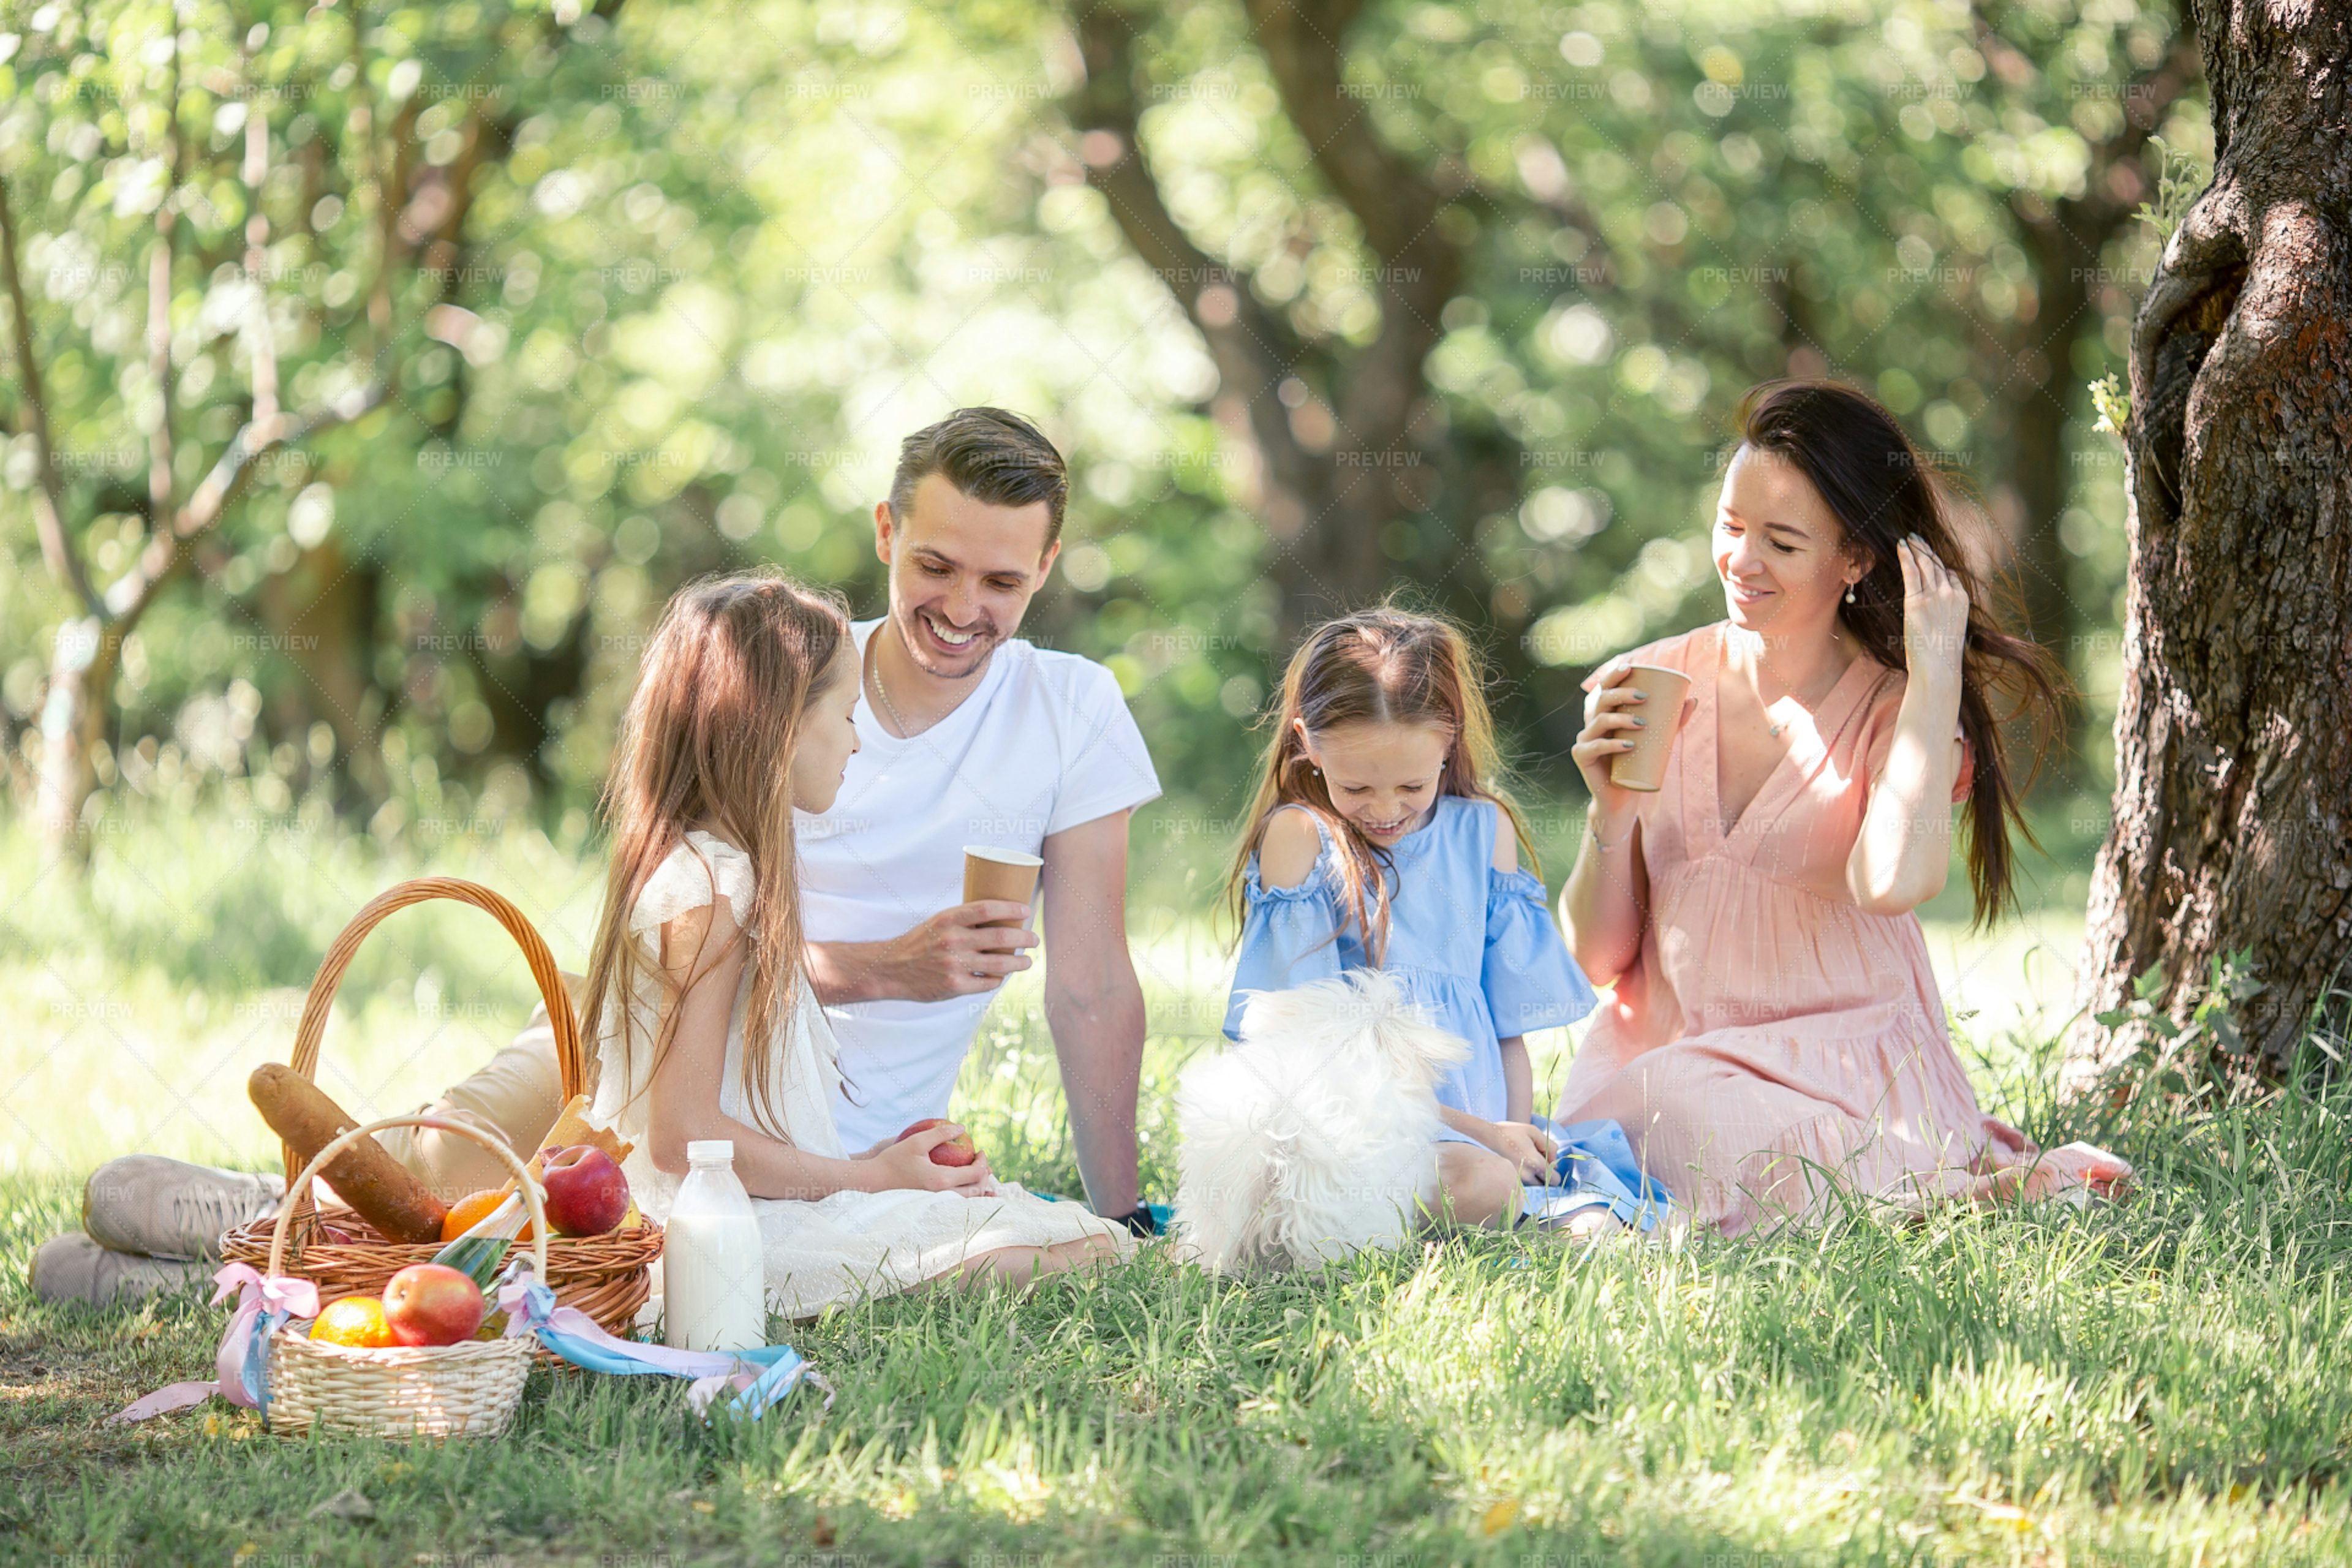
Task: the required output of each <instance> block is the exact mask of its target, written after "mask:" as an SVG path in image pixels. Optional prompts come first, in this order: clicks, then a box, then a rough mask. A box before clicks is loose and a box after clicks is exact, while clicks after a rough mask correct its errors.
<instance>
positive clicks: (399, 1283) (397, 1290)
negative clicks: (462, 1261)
mask: <svg viewBox="0 0 2352 1568" xmlns="http://www.w3.org/2000/svg"><path fill="white" fill-rule="evenodd" d="M484 1306H485V1303H484V1302H483V1300H482V1292H481V1291H480V1289H478V1288H477V1287H476V1286H475V1284H474V1282H473V1281H472V1280H471V1279H467V1278H466V1277H465V1276H464V1275H463V1274H461V1273H459V1272H458V1271H457V1269H455V1268H450V1267H449V1266H448V1265H447V1264H446V1263H412V1264H410V1265H409V1266H408V1267H407V1268H404V1269H402V1270H401V1271H400V1272H399V1273H397V1274H395V1275H394V1276H393V1277H392V1279H390V1280H389V1281H387V1282H386V1283H385V1285H384V1288H383V1321H385V1322H387V1323H389V1324H391V1325H392V1337H393V1338H394V1339H395V1340H398V1341H399V1342H401V1343H402V1344H404V1345H454V1344H456V1343H457V1342H458V1341H460V1340H470V1339H472V1338H473V1337H474V1331H475V1330H476V1329H478V1328H480V1327H481V1326H482V1312H483V1310H484Z"/></svg>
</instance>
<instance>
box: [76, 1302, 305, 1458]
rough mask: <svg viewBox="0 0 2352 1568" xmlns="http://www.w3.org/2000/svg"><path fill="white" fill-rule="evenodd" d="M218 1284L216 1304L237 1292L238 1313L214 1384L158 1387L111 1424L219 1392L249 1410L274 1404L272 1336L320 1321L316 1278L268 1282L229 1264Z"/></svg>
mask: <svg viewBox="0 0 2352 1568" xmlns="http://www.w3.org/2000/svg"><path fill="white" fill-rule="evenodd" d="M213 1283H214V1284H215V1285H217V1286H219V1287H220V1289H217V1290H215V1292H213V1301H212V1304H213V1305H214V1306H215V1307H217V1306H219V1305H220V1304H221V1303H222V1302H223V1301H226V1300H228V1299H229V1297H230V1295H231V1294H232V1293H234V1294H235V1295H236V1298H237V1302H236V1315H235V1316H233V1317H232V1318H230V1319H229V1321H228V1329H227V1331H226V1332H224V1333H223V1334H222V1335H221V1342H220V1351H219V1353H218V1354H217V1355H216V1356H215V1357H214V1360H213V1370H214V1372H215V1374H216V1375H215V1378H214V1380H213V1381H212V1382H210V1383H175V1384H172V1385H171V1386H170V1387H168V1388H159V1389H157V1390H156V1391H155V1392H154V1393H152V1394H149V1395H147V1396H146V1397H145V1398H144V1399H141V1400H137V1401H134V1402H133V1403H131V1404H130V1405H125V1406H123V1408H121V1410H118V1411H116V1412H115V1413H114V1414H113V1415H110V1416H108V1417H107V1420H108V1421H109V1422H115V1421H144V1420H146V1419H147V1418H148V1417H149V1416H150V1415H166V1414H168V1413H169V1412H171V1411H174V1410H185V1409H186V1408H188V1406H190V1405H202V1404H203V1403H204V1402H205V1400H207V1399H210V1398H211V1397H212V1396H213V1395H214V1394H219V1395H220V1396H221V1397H222V1398H223V1399H226V1400H227V1401H228V1402H229V1403H230V1404H231V1405H243V1406H244V1407H245V1408H247V1410H259V1409H261V1408H262V1407H263V1406H265V1405H268V1403H269V1348H268V1338H269V1335H270V1333H271V1332H272V1331H275V1330H276V1329H277V1327H278V1324H280V1323H282V1322H284V1321H287V1320H288V1319H289V1318H315V1317H317V1316H318V1315H319V1287H318V1285H317V1284H316V1283H314V1282H313V1281H311V1280H309V1279H293V1278H290V1277H289V1276H285V1275H272V1276H270V1277H269V1278H268V1279H264V1278H262V1276H261V1275H260V1274H259V1273H258V1272H257V1271H256V1270H255V1268H254V1267H253V1266H252V1265H251V1264H249V1263H231V1264H226V1265H225V1266H224V1267H223V1268H221V1271H220V1272H219V1273H217V1274H215V1275H214V1276H213Z"/></svg>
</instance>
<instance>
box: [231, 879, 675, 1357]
mask: <svg viewBox="0 0 2352 1568" xmlns="http://www.w3.org/2000/svg"><path fill="white" fill-rule="evenodd" d="M433 899H452V900H457V902H459V903H466V904H471V905H473V906H474V907H475V908H476V909H478V910H485V911H487V912H488V914H490V915H491V916H492V917H494V918H495V919H496V920H497V921H498V922H499V924H500V925H502V926H504V927H505V928H506V930H507V934H508V935H509V936H511V937H512V938H514V940H515V944H516V945H517V946H519V947H520V948H521V949H522V952H523V958H524V959H525V961H526V962H528V963H530V975H531V978H532V979H533V980H534V981H536V982H538V984H539V994H540V995H541V998H542V999H543V1000H544V1001H545V1002H546V1003H547V1016H548V1020H549V1022H550V1023H551V1024H552V1025H553V1026H554V1029H555V1061H556V1068H557V1070H558V1071H559V1073H560V1074H561V1075H562V1083H563V1098H564V1100H566V1101H567V1102H569V1101H570V1100H572V1097H573V1096H575V1095H577V1094H580V1093H582V1092H583V1090H584V1089H585V1088H586V1083H585V1079H586V1077H587V1068H586V1062H585V1058H584V1056H583V1052H582V1049H581V1044H580V1022H579V1019H578V1017H577V1016H575V1015H574V1014H573V1012H572V994H571V992H570V991H569V990H567V989H566V988H565V987H564V984H563V976H562V972H561V971H559V970H558V969H557V968H556V966H555V956H554V954H552V953H551V952H549V951H548V949H547V943H546V942H545V941H544V940H542V939H541V936H540V934H539V931H537V929H536V928H534V927H533V926H532V925H531V923H530V921H528V920H527V919H525V918H524V917H523V913H522V911H521V910H518V909H516V908H515V907H514V905H513V904H511V903H509V901H508V900H506V899H504V898H502V897H500V896H499V894H497V893H495V892H492V891H491V890H490V889H488V888H485V887H483V886H482V885H481V884H479V883H478V882H465V881H459V880H457V879H455V878H450V877H424V878H419V879H416V880H415V881H409V882H403V883H401V884H399V885H398V886H397V887H394V888H391V889H386V890H385V891H384V892H383V893H382V894H380V895H378V896H377V897H376V898H375V899H373V900H371V901H370V902H369V904H368V906H367V907H366V908H365V909H363V910H360V912H359V913H358V914H356V915H354V916H352V922H351V924H349V925H347V926H345V927H344V928H343V930H342V934H341V935H340V936H338V937H336V938H335V942H334V945H333V946H331V947H330V948H329V949H328V950H327V956H326V958H325V960H324V961H323V962H321V963H320V965H319V973H318V977H317V978H316V979H314V980H312V981H311V982H310V997H309V999H308V1000H307V1001H306V1002H305V1003H304V1004H303V1007H302V1022H301V1024H300V1026H299V1027H298V1028H297V1029H296V1031H295V1035H294V1055H293V1058H292V1059H291V1061H290V1062H289V1066H291V1067H292V1068H293V1069H294V1070H295V1071H296V1072H298V1073H300V1074H301V1075H302V1076H303V1077H304V1078H307V1079H310V1080H311V1081H313V1082H316V1081H317V1080H318V1076H319V1047H320V1041H321V1040H323V1039H324V1038H325V1037H326V1033H327V1016H328V1014H329V1012H330V1011H331V1008H332V1007H333V1005H334V1000H335V988H336V986H338V985H339V984H341V983H342V978H343V973H344V971H345V970H347V969H349V968H350V967H351V963H352V959H353V958H354V957H355V956H357V954H358V952H359V949H360V943H361V942H362V941H363V940H364V939H365V938H366V936H367V934H368V932H370V931H373V929H374V928H375V927H376V926H377V925H378V924H379V923H381V922H382V921H383V919H384V918H385V917H386V916H388V915H390V914H393V913H394V912H395V911H396V910H404V909H406V908H408V907H409V906H410V905H411V904H421V903H424V902H425V901H427V900H433ZM393 1124H394V1125H399V1123H398V1122H397V1121H395V1122H394V1123H393ZM379 1125H381V1124H379ZM436 1125H441V1124H440V1123H436ZM283 1156H284V1159H285V1162H286V1178H287V1188H286V1201H285V1202H284V1203H283V1204H281V1205H279V1208H278V1216H277V1217H275V1218H270V1219H258V1220H255V1221H253V1222H251V1223H250V1224H247V1225H242V1226H237V1227H236V1229H234V1230H232V1231H230V1232H229V1233H228V1234H227V1235H226V1237H223V1238H222V1256H223V1257H225V1258H226V1259H227V1260H228V1261H230V1262H232V1263H247V1264H251V1265H253V1266H254V1267H255V1268H259V1267H260V1266H261V1265H262V1263H263V1262H265V1261H266V1260H268V1258H271V1257H272V1256H274V1249H275V1247H276V1246H277V1241H278V1231H279V1230H280V1229H281V1228H284V1229H288V1230H290V1231H291V1232H292V1233H293V1237H294V1245H295V1249H296V1251H297V1252H298V1254H299V1257H300V1258H301V1275H302V1278H304V1279H309V1280H310V1281H311V1282H312V1283H314V1284H316V1285H317V1286H318V1288H319V1304H320V1306H321V1307H324V1306H326V1305H328V1304H329V1303H330V1302H333V1301H338V1300H341V1299H342V1298H343V1297H345V1296H373V1295H377V1294H380V1293H381V1292H382V1291H383V1284H384V1281H385V1280H387V1279H391V1278H392V1277H393V1276H394V1274H396V1273H398V1272H399V1271H400V1270H401V1269H403V1268H407V1267H408V1266H409V1265H410V1264H412V1263H429V1262H431V1261H432V1260H433V1255H434V1254H435V1253H436V1252H438V1251H440V1250H441V1244H440V1243H439V1242H425V1243H409V1242H401V1241H394V1240H392V1239H390V1238H388V1237H385V1236H384V1235H383V1233H381V1232H380V1231H378V1230H377V1229H376V1228H375V1227H374V1226H372V1225H370V1224H368V1223H367V1221H365V1220H363V1219H362V1218H361V1217H360V1216H359V1215H356V1214H350V1213H346V1212H344V1211H341V1210H338V1211H336V1213H335V1215H334V1216H333V1221H332V1224H333V1227H334V1230H335V1231H338V1232H341V1238H338V1237H334V1236H332V1235H322V1234H320V1226H321V1221H320V1215H319V1214H318V1212H317V1211H316V1209H315V1208H314V1207H313V1206H312V1205H310V1203H309V1202H308V1198H309V1194H308V1192H307V1191H303V1192H297V1190H296V1188H295V1185H294V1173H295V1167H296V1163H297V1161H296V1156H295V1153H294V1151H293V1150H292V1149H290V1148H289V1149H285V1150H284V1151H283ZM440 1195H441V1196H442V1197H443V1198H444V1200H445V1201H446V1200H447V1199H448V1198H450V1197H452V1196H456V1195H460V1194H440ZM661 1248H662V1233H661V1227H660V1226H656V1225H654V1224H652V1223H651V1222H641V1223H640V1224H637V1225H635V1226H630V1227H629V1228H628V1229H626V1230H615V1231H608V1232H606V1233H605V1234H604V1235H603V1236H583V1237H566V1236H559V1237H555V1238H554V1240H553V1242H552V1243H551V1244H550V1245H549V1246H548V1247H547V1249H546V1251H547V1258H546V1261H545V1262H544V1263H543V1264H542V1265H541V1273H540V1278H541V1279H543V1280H545V1281H546V1283H547V1287H548V1289H551V1290H553V1291H554V1292H555V1299H556V1300H557V1301H558V1302H559V1303H561V1304H562V1305H563V1306H566V1307H576V1308H578V1309H579V1310H581V1311H583V1312H585V1313H586V1314H587V1315H588V1316H589V1317H591V1318H593V1319H594V1320H595V1321H596V1325H597V1326H598V1327H599V1328H602V1329H604V1331H606V1332H608V1333H613V1334H618V1335H620V1336H622V1337H623V1338H626V1337H627V1336H628V1333H629V1331H630V1329H631V1327H632V1326H633V1325H634V1324H635V1321H636V1316H637V1310H638V1309H639V1308H641V1307H643V1306H644V1305H645V1304H646V1298H647V1297H648V1296H649V1295H651V1294H652V1279H651V1278H650V1276H649V1275H648V1274H647V1272H646V1265H648V1264H650V1263H651V1262H652V1261H653V1260H654V1259H655V1258H659V1257H660V1256H661Z"/></svg>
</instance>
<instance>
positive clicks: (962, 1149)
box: [891, 1116, 980, 1165]
mask: <svg viewBox="0 0 2352 1568" xmlns="http://www.w3.org/2000/svg"><path fill="white" fill-rule="evenodd" d="M946 1120H947V1119H946V1118H945V1117H940V1116H926V1117H924V1118H923V1119H922V1120H921V1121H918V1122H914V1123H912V1124H911V1125H909V1126H908V1127H907V1128H906V1129H904V1130H903V1131H900V1132H899V1134H898V1137H897V1138H894V1139H892V1140H891V1142H894V1143H897V1142H904V1141H905V1140H907V1139H908V1138H911V1137H913V1136H914V1135H915V1134H916V1133H918V1132H928V1131H930V1130H931V1129H932V1128H934V1127H938V1126H941V1125H943V1124H944V1123H945V1121H946ZM979 1158H980V1150H979V1148H978V1147H977V1146H976V1145H974V1144H973V1142H972V1141H971V1133H969V1132H959V1133H957V1134H956V1135H955V1136H954V1137H952V1138H950V1139H949V1140H948V1141H947V1142H944V1143H934V1144H932V1145H931V1163H932V1164H934V1165H969V1164H971V1163H972V1162H973V1161H974V1160H977V1159H979Z"/></svg>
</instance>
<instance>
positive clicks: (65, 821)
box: [33, 616, 122, 848]
mask: <svg viewBox="0 0 2352 1568" xmlns="http://www.w3.org/2000/svg"><path fill="white" fill-rule="evenodd" d="M121 646H122V645H121V638H120V637H117V636H116V635H115V634H114V633H113V632H111V631H110V630H109V629H108V628H107V626H106V625H105V623H104V622H103V621H101V620H100V618H99V617H98V616H75V617H74V618H73V619H72V620H69V621H68V622H66V623H65V624H64V625H63V626H59V627H58V640H57V642H56V643H55V644H54V645H52V647H51V649H50V653H49V687H48V693H47V697H45V698H44V699H43V700H42V703H41V779H40V786H39V793H38V795H37V796H36V799H35V805H34V813H33V816H34V820H35V821H36V823H37V825H38V826H39V827H40V831H41V837H42V838H43V840H44V841H45V842H47V843H48V844H49V845H51V846H52V847H69V846H70V847H82V848H87V847H88V846H87V845H86V844H82V843H81V841H80V839H79V834H80V832H81V826H82V824H81V815H82V806H83V805H84V804H85V803H86V802H88V801H89V799H90V792H91V791H92V790H93V789H94V788H96V786H97V783H98V773H97V769H96V765H95V764H96V760H97V752H98V743H99V742H100V741H101V740H103V739H104V738H105V733H106V716H107V714H108V713H109V712H110V711H111V701H112V696H111V693H110V691H109V688H110V686H111V685H112V684H113V682H114V667H115V663H116V658H117V655H118V654H119V652H120V650H121Z"/></svg>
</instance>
